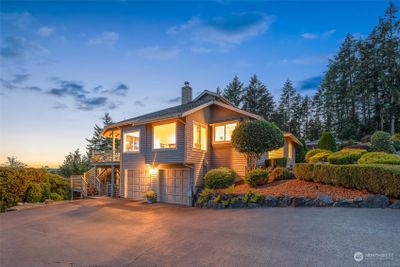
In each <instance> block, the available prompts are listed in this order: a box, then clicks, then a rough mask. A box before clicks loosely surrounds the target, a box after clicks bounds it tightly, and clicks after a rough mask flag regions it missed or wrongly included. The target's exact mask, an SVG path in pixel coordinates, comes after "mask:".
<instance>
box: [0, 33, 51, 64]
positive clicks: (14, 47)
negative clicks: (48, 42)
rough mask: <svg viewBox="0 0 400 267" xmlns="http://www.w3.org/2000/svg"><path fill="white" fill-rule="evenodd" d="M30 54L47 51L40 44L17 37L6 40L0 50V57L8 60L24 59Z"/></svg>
mask: <svg viewBox="0 0 400 267" xmlns="http://www.w3.org/2000/svg"><path fill="white" fill-rule="evenodd" d="M29 52H46V49H44V48H43V47H41V46H40V45H39V44H36V43H34V42H30V41H28V40H26V39H25V38H22V37H16V36H9V37H6V38H4V39H3V43H2V46H1V48H0V55H1V56H2V57H3V58H8V59H13V58H24V57H26V56H27V55H28V53H29Z"/></svg>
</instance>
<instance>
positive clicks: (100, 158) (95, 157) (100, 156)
mask: <svg viewBox="0 0 400 267" xmlns="http://www.w3.org/2000/svg"><path fill="white" fill-rule="evenodd" d="M119 160H120V153H119V152H114V153H113V152H111V151H110V152H93V153H92V157H91V159H90V161H91V162H115V161H119Z"/></svg>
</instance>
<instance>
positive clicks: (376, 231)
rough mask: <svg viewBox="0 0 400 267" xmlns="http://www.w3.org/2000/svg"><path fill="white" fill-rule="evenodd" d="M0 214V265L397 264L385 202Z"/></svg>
mask: <svg viewBox="0 0 400 267" xmlns="http://www.w3.org/2000/svg"><path fill="white" fill-rule="evenodd" d="M0 223H1V225H0V226H1V229H0V252H1V254H0V256H1V259H0V260H1V261H0V265H1V266H2V267H6V266H13V267H17V266H365V265H367V266H400V211H398V210H391V209H345V208H262V209H236V210H208V209H197V208H190V207H180V206H173V205H167V204H153V205H147V204H144V203H139V202H134V201H129V200H123V199H106V198H99V199H89V200H82V201H77V202H70V203H65V204H59V205H52V206H47V207H43V208H35V209H30V210H23V211H15V212H8V213H5V214H0ZM355 252H362V253H363V256H364V259H363V260H362V261H361V265H360V263H358V262H356V261H355V260H354V257H353V256H354V253H355ZM368 253H371V254H368Z"/></svg>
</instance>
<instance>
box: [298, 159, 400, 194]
mask: <svg viewBox="0 0 400 267" xmlns="http://www.w3.org/2000/svg"><path fill="white" fill-rule="evenodd" d="M294 174H295V176H296V178H297V179H301V180H305V181H314V182H322V183H325V184H332V185H336V186H344V187H348V188H357V189H366V190H368V191H370V192H372V193H376V194H384V195H387V196H390V197H395V198H398V197H400V167H399V166H389V165H386V166H385V165H359V164H353V165H331V164H307V163H298V164H295V166H294Z"/></svg>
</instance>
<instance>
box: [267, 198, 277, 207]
mask: <svg viewBox="0 0 400 267" xmlns="http://www.w3.org/2000/svg"><path fill="white" fill-rule="evenodd" d="M277 205H278V198H276V197H273V196H266V197H265V199H264V206H265V207H276V206H277Z"/></svg>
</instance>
